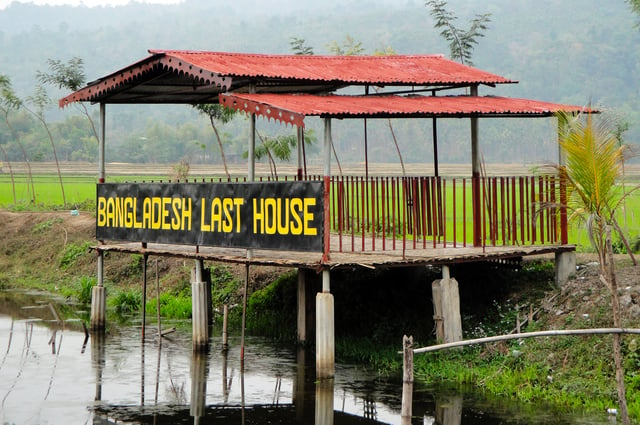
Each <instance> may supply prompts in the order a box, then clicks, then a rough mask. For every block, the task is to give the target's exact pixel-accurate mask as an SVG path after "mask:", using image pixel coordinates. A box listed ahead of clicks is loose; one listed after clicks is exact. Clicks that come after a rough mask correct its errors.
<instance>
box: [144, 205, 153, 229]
mask: <svg viewBox="0 0 640 425" xmlns="http://www.w3.org/2000/svg"><path fill="white" fill-rule="evenodd" d="M152 221H153V207H152V206H151V198H144V200H143V201H142V228H143V229H150V228H151V223H152Z"/></svg>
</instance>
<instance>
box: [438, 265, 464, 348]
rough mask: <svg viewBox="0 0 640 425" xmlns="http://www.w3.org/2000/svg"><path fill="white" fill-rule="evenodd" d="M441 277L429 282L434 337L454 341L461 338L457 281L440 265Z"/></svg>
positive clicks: (446, 268)
mask: <svg viewBox="0 0 640 425" xmlns="http://www.w3.org/2000/svg"><path fill="white" fill-rule="evenodd" d="M442 277H443V278H442V279H438V280H435V281H433V283H432V284H431V291H432V295H433V312H434V320H435V321H436V339H437V340H438V341H442V342H445V343H446V342H456V341H460V340H462V319H461V318H460V293H459V290H458V281H456V280H455V279H454V278H452V277H450V276H449V268H448V267H447V266H443V267H442Z"/></svg>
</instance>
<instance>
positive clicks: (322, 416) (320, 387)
mask: <svg viewBox="0 0 640 425" xmlns="http://www.w3.org/2000/svg"><path fill="white" fill-rule="evenodd" d="M333 398H334V382H333V379H322V380H320V381H318V382H316V417H315V424H316V425H333V415H334V412H333Z"/></svg>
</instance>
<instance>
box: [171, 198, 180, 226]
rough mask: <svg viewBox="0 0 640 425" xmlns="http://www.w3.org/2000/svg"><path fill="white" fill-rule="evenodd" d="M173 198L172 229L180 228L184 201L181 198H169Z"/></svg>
mask: <svg viewBox="0 0 640 425" xmlns="http://www.w3.org/2000/svg"><path fill="white" fill-rule="evenodd" d="M169 199H170V200H171V210H172V211H173V217H172V218H171V230H181V229H180V210H181V209H182V201H183V199H180V198H169Z"/></svg>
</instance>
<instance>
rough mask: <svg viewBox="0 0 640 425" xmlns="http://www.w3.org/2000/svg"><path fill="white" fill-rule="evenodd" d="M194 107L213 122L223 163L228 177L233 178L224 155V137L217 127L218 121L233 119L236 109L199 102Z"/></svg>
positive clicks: (223, 121) (212, 126)
mask: <svg viewBox="0 0 640 425" xmlns="http://www.w3.org/2000/svg"><path fill="white" fill-rule="evenodd" d="M193 107H194V108H196V110H197V111H198V112H200V113H201V114H203V115H206V116H207V117H209V122H210V123H211V128H212V129H213V132H214V133H215V135H216V140H217V142H218V147H219V148H220V155H221V157H222V164H223V165H224V172H225V174H226V175H227V178H231V175H230V174H229V169H228V168H227V159H226V157H225V156H224V147H223V146H222V139H221V138H220V133H219V132H218V128H217V127H216V121H219V122H221V123H222V124H226V123H228V122H229V121H231V120H232V119H233V117H234V116H235V114H236V111H234V110H233V109H230V108H227V107H226V106H222V105H220V104H213V103H207V104H199V105H193Z"/></svg>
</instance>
